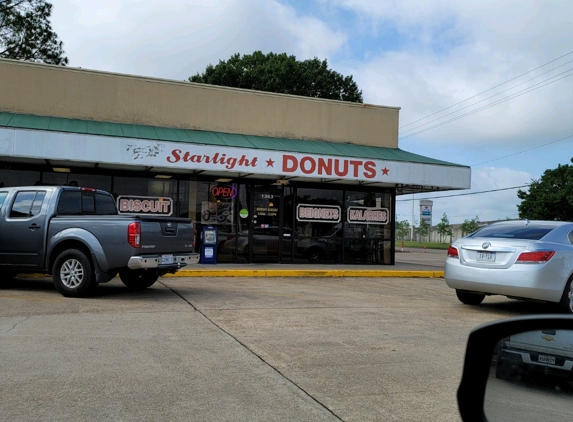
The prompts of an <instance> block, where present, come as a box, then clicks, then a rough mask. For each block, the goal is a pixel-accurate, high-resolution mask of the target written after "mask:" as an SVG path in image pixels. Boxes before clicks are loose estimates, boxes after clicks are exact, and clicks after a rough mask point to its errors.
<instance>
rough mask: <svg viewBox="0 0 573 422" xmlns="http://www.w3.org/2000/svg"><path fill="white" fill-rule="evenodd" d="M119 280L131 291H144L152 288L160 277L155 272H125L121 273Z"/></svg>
mask: <svg viewBox="0 0 573 422" xmlns="http://www.w3.org/2000/svg"><path fill="white" fill-rule="evenodd" d="M119 278H120V279H121V282H122V283H123V284H125V285H126V286H127V287H128V288H130V289H131V290H143V289H147V288H148V287H150V286H152V285H153V284H154V283H155V282H156V281H157V279H158V278H159V275H157V273H155V272H153V271H145V270H125V271H120V272H119Z"/></svg>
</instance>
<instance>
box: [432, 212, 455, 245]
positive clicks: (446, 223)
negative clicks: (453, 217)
mask: <svg viewBox="0 0 573 422" xmlns="http://www.w3.org/2000/svg"><path fill="white" fill-rule="evenodd" d="M436 230H437V231H438V234H439V235H440V242H441V241H442V238H443V237H444V236H451V235H452V227H451V226H450V220H449V219H448V216H447V215H446V213H444V215H442V219H441V220H440V222H439V223H438V224H436Z"/></svg>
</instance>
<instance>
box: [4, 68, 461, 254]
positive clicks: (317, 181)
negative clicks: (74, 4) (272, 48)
mask: <svg viewBox="0 0 573 422" xmlns="http://www.w3.org/2000/svg"><path fill="white" fill-rule="evenodd" d="M0 93H1V95H0V185H3V186H25V185H34V184H36V185H65V184H78V185H79V186H85V187H92V188H98V189H103V190H106V191H109V192H112V193H113V194H114V196H115V197H116V198H117V205H118V209H119V211H120V212H122V213H138V214H141V213H146V214H156V215H172V216H176V217H188V218H191V219H192V220H193V222H194V223H195V225H196V227H197V229H198V231H197V232H198V233H200V232H201V229H202V228H203V227H216V228H217V239H216V241H217V244H216V261H217V263H231V262H234V263H257V262H275V263H283V264H296V263H309V262H311V263H329V262H330V263H336V264H355V263H361V264H373V265H376V264H378V265H393V264H394V246H395V234H394V233H395V220H394V216H395V205H396V197H397V196H399V195H406V194H412V193H420V192H437V191H446V190H458V189H469V188H470V178H471V172H470V168H469V167H467V166H462V165H458V164H454V163H450V162H445V161H440V160H438V159H434V158H430V157H425V156H421V155H417V154H415V153H412V152H407V151H404V150H401V149H400V148H399V147H398V121H399V108H397V107H386V106H376V105H370V104H361V103H348V102H342V101H333V100H324V99H316V98H307V97H299V96H290V95H283V94H275V93H268V92H261V91H251V90H243V89H235V88H228V87H220V86H212V85H204V84H196V83H190V82H181V81H173V80H165V79H157V78H148V77H144V76H136V75H125V74H114V73H108V72H101V71H93V70H86V69H79V68H70V67H61V66H52V65H46V64H36V63H28V62H20V61H14V60H6V59H0ZM196 241H197V242H198V244H199V243H200V242H201V241H202V240H201V239H200V236H197V239H196Z"/></svg>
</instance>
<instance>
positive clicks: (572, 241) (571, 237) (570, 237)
mask: <svg viewBox="0 0 573 422" xmlns="http://www.w3.org/2000/svg"><path fill="white" fill-rule="evenodd" d="M567 236H568V237H569V243H571V244H573V232H569V234H568V235H567Z"/></svg>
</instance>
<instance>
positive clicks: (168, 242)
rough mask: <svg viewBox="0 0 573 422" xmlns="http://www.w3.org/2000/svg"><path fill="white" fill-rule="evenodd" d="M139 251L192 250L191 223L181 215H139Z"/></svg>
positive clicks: (153, 252) (168, 251) (156, 252)
mask: <svg viewBox="0 0 573 422" xmlns="http://www.w3.org/2000/svg"><path fill="white" fill-rule="evenodd" d="M139 219H140V221H141V249H140V250H141V253H144V254H145V253H150V254H158V253H175V252H193V223H192V222H191V220H189V219H187V218H181V217H153V216H139Z"/></svg>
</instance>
